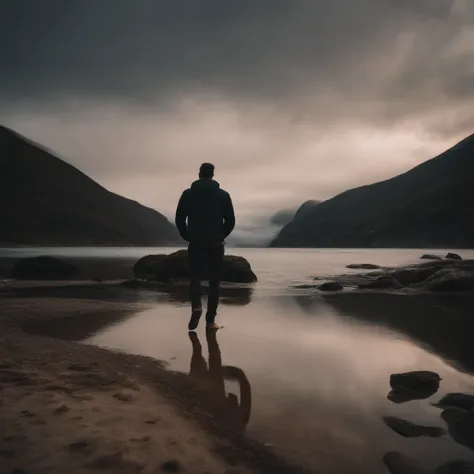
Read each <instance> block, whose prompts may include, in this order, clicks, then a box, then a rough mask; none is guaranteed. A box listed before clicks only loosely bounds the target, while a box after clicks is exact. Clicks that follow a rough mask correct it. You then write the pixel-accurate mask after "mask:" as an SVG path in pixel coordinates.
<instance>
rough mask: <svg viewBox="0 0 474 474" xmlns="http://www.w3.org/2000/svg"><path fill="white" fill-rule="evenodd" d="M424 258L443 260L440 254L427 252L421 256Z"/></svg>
mask: <svg viewBox="0 0 474 474" xmlns="http://www.w3.org/2000/svg"><path fill="white" fill-rule="evenodd" d="M420 258H421V259H422V260H442V259H443V257H440V256H439V255H433V254H431V253H426V254H425V255H422V256H421V257H420Z"/></svg>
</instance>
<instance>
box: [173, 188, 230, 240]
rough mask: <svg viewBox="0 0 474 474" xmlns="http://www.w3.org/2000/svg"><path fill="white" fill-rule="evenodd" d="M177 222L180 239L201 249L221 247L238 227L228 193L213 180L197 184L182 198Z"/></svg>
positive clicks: (177, 213)
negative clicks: (210, 246)
mask: <svg viewBox="0 0 474 474" xmlns="http://www.w3.org/2000/svg"><path fill="white" fill-rule="evenodd" d="M175 222H176V227H177V228H178V231H179V233H180V234H181V237H182V238H183V239H184V240H187V241H188V242H191V243H196V244H199V245H213V244H218V243H222V242H223V241H224V239H226V238H227V237H228V236H229V234H230V233H231V232H232V231H233V230H234V227H235V216H234V206H233V205H232V200H231V198H230V195H229V193H227V192H226V191H224V190H223V189H221V188H220V186H219V183H218V182H217V181H214V180H213V179H199V180H198V181H194V183H193V184H192V185H191V187H190V188H189V189H186V191H184V192H183V194H182V195H181V198H180V200H179V203H178V208H177V209H176V218H175Z"/></svg>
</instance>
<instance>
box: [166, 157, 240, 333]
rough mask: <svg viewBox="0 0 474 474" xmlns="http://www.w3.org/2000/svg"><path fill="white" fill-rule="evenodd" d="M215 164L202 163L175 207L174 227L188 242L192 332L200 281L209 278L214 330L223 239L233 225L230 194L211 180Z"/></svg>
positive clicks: (209, 313)
mask: <svg viewBox="0 0 474 474" xmlns="http://www.w3.org/2000/svg"><path fill="white" fill-rule="evenodd" d="M213 177H214V165H212V164H210V163H203V164H202V165H201V168H200V169H199V180H197V181H195V182H194V183H193V184H192V185H191V187H190V188H189V189H186V190H185V191H184V192H183V194H182V195H181V198H180V200H179V203H178V207H177V209H176V218H175V222H176V227H177V228H178V231H179V233H180V235H181V237H182V238H183V239H184V240H186V241H187V242H189V246H188V257H189V266H190V270H191V284H190V293H191V308H192V313H191V319H190V321H189V330H190V331H193V330H194V329H196V327H197V325H198V324H199V319H200V318H201V315H202V304H201V298H202V290H201V280H202V279H204V278H205V277H206V276H207V278H208V279H209V294H208V300H207V313H206V322H207V325H208V327H209V328H212V329H217V326H216V324H215V318H216V314H217V307H218V305H219V287H220V269H221V265H222V260H223V258H224V240H225V239H226V238H227V237H228V236H229V235H230V233H231V232H232V231H233V230H234V227H235V215H234V207H233V204H232V200H231V198H230V195H229V193H227V192H226V191H224V190H223V189H221V188H220V186H219V183H218V182H217V181H214V179H213Z"/></svg>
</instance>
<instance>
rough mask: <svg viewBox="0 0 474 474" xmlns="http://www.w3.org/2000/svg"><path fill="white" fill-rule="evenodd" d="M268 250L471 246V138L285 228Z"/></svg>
mask: <svg viewBox="0 0 474 474" xmlns="http://www.w3.org/2000/svg"><path fill="white" fill-rule="evenodd" d="M270 245H271V246H272V247H405V248H408V247H412V248H417V247H419V248H426V247H433V248H436V247H438V248H473V247H474V135H471V136H470V137H468V138H466V139H465V140H463V141H461V142H460V143H458V144H457V145H456V146H454V147H453V148H450V149H449V150H447V151H446V152H444V153H442V154H441V155H439V156H437V157H435V158H433V159H431V160H428V161H426V162H425V163H422V164H421V165H419V166H417V167H416V168H413V169H411V170H410V171H407V172H406V173H404V174H401V175H399V176H396V177H394V178H391V179H388V180H386V181H381V182H378V183H375V184H371V185H367V186H362V187H359V188H355V189H351V190H349V191H346V192H344V193H342V194H339V195H338V196H336V197H334V198H332V199H329V200H327V201H324V202H322V203H321V204H319V205H318V206H315V207H314V208H312V209H310V210H309V212H305V213H304V214H303V215H301V216H300V217H298V216H295V218H294V219H293V220H292V221H291V222H290V223H289V224H287V225H286V226H285V227H284V228H283V229H282V230H281V231H280V232H279V234H278V235H277V237H276V238H275V239H274V240H273V241H272V243H271V244H270Z"/></svg>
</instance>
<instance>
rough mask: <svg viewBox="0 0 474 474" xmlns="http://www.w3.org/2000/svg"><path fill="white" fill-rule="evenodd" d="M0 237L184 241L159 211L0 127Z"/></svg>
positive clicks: (56, 241)
mask: <svg viewBox="0 0 474 474" xmlns="http://www.w3.org/2000/svg"><path fill="white" fill-rule="evenodd" d="M0 221H1V222H2V225H1V226H0V241H1V242H4V243H10V244H16V245H18V244H20V245H133V246H148V245H151V246H158V245H159V246H161V245H176V244H178V243H180V238H179V235H178V233H177V231H176V229H175V227H174V226H173V225H172V224H171V223H170V222H169V221H168V219H166V218H165V217H164V216H163V215H162V214H160V213H159V212H158V211H156V210H154V209H151V208H149V207H146V206H143V205H141V204H140V203H138V202H137V201H134V200H131V199H128V198H125V197H123V196H120V195H118V194H116V193H113V192H111V191H109V190H107V189H106V188H105V187H103V186H102V185H101V184H99V183H97V182H96V181H94V180H93V179H92V178H90V177H89V176H87V175H86V174H85V173H84V172H82V171H81V170H79V169H78V168H76V167H75V166H73V165H72V164H69V163H67V162H66V161H64V160H62V159H60V158H58V157H57V156H55V155H54V154H53V152H51V151H50V150H48V149H46V148H45V147H43V146H41V145H38V144H37V143H35V142H34V141H32V140H30V139H28V138H26V137H23V136H22V135H21V134H19V133H17V132H15V131H13V130H11V129H9V128H7V127H3V126H0Z"/></svg>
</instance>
